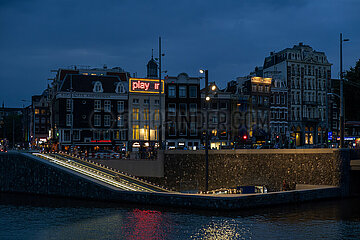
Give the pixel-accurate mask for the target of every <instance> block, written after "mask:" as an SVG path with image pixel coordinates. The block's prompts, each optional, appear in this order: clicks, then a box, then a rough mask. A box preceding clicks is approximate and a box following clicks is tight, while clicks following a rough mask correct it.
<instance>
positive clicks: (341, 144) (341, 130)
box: [340, 33, 349, 148]
mask: <svg viewBox="0 0 360 240" xmlns="http://www.w3.org/2000/svg"><path fill="white" fill-rule="evenodd" d="M348 41H349V39H343V38H342V33H340V148H343V147H344V130H345V122H344V121H345V118H344V115H345V114H344V113H345V111H344V108H345V104H344V80H343V70H342V44H343V42H348Z"/></svg>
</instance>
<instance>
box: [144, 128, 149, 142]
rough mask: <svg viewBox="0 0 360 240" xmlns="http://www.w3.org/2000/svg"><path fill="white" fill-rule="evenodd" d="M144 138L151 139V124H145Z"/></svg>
mask: <svg viewBox="0 0 360 240" xmlns="http://www.w3.org/2000/svg"><path fill="white" fill-rule="evenodd" d="M144 140H149V125H144Z"/></svg>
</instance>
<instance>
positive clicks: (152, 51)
mask: <svg viewBox="0 0 360 240" xmlns="http://www.w3.org/2000/svg"><path fill="white" fill-rule="evenodd" d="M153 58H154V49H151V59H153Z"/></svg>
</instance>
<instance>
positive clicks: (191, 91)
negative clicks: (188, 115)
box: [189, 86, 197, 98]
mask: <svg viewBox="0 0 360 240" xmlns="http://www.w3.org/2000/svg"><path fill="white" fill-rule="evenodd" d="M189 95H190V97H191V98H197V87H196V86H190V87H189Z"/></svg>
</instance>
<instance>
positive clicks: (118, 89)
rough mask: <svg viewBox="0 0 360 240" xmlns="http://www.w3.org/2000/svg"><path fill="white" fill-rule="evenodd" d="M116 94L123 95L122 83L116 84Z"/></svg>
mask: <svg viewBox="0 0 360 240" xmlns="http://www.w3.org/2000/svg"><path fill="white" fill-rule="evenodd" d="M115 92H116V93H125V87H124V85H123V84H122V83H117V84H116V89H115Z"/></svg>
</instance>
